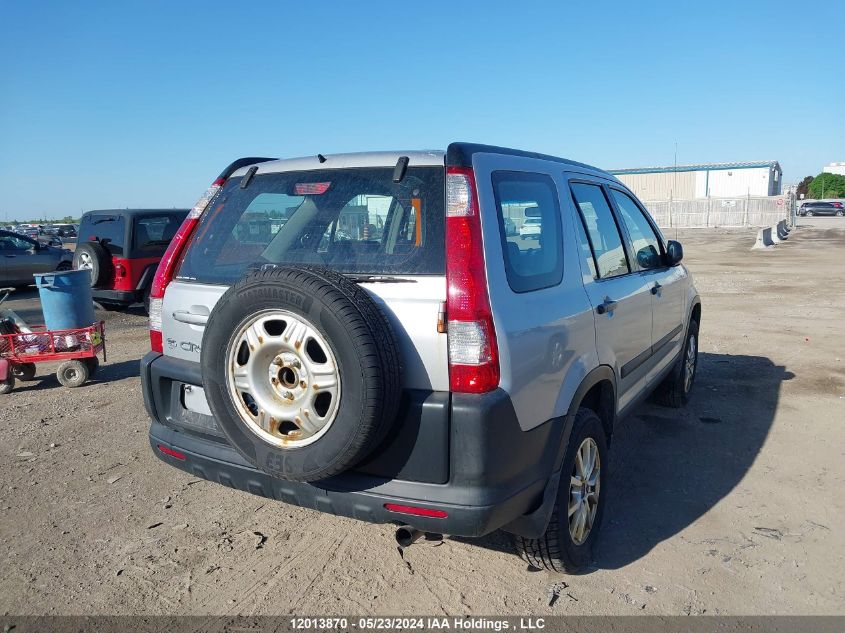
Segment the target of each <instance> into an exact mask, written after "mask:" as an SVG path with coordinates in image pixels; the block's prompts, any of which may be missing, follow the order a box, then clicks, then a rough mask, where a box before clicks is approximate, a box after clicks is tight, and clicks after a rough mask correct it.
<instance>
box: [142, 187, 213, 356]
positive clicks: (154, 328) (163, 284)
mask: <svg viewBox="0 0 845 633" xmlns="http://www.w3.org/2000/svg"><path fill="white" fill-rule="evenodd" d="M225 182H226V179H225V178H223V177H221V178H218V179H217V180H215V181H214V183H213V184H212V185H211V186H210V187H209V188H208V189H207V190H206V192H205V193H204V194H203V195H202V197H201V198H200V199H199V200H197V203H196V204H195V205H194V207H193V208H192V209H191V210H190V212H189V213H188V215H187V217H186V218H185V220H184V221H183V222H182V226H180V227H179V230H178V231H176V235H174V236H173V239H172V240H171V241H170V245H169V246H168V247H167V250H166V251H165V252H164V256H163V257H162V258H161V261H160V262H159V263H158V268H157V269H156V274H155V278H154V279H153V285H152V288H151V289H150V348H151V349H152V351H154V352H159V353H161V352H163V351H164V345H163V341H162V337H161V317H162V303H163V300H164V291H165V289H166V288H167V284H169V283H170V282H171V280H172V279H173V275H174V274H175V273H176V264H177V262H178V261H179V259H180V257H181V256H182V253H183V251H184V250H185V246H186V245H187V243H188V240H190V239H191V235H193V233H194V230H195V229H196V228H197V224H199V221H200V217H201V216H202V214H203V212H204V211H205V210H206V208H207V207H208V203H209V202H211V199H212V198H214V196H215V195H216V194H217V192H218V191H220V187H222V186H223V183H225Z"/></svg>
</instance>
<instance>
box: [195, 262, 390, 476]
mask: <svg viewBox="0 0 845 633" xmlns="http://www.w3.org/2000/svg"><path fill="white" fill-rule="evenodd" d="M202 370H203V384H204V388H205V392H206V395H207V397H208V402H209V406H210V407H211V411H212V413H213V414H214V417H215V419H216V420H217V421H218V423H219V424H220V426H221V428H222V429H223V431H224V433H225V434H226V436H227V437H228V438H229V440H230V441H231V442H232V444H233V445H234V446H235V448H237V449H238V450H239V451H240V452H241V453H242V454H243V456H244V457H245V458H246V459H247V460H249V461H250V462H251V463H253V464H254V465H255V466H257V467H258V468H261V469H262V470H264V471H266V472H268V473H270V474H272V475H274V476H276V477H280V478H282V479H289V480H293V481H315V480H319V479H325V478H327V477H330V476H332V475H334V474H337V473H339V472H342V471H344V470H347V469H348V468H351V467H352V466H354V465H355V464H357V463H358V462H360V461H361V460H362V459H363V458H364V457H366V456H367V455H368V454H369V453H370V452H371V451H372V449H373V448H375V446H376V445H377V444H378V442H379V441H380V439H381V438H382V437H383V436H384V433H385V432H386V430H387V429H388V428H389V425H390V424H391V423H392V422H393V420H394V418H395V416H396V410H397V408H398V403H399V395H400V388H399V359H398V349H397V345H396V341H395V339H394V336H393V330H392V328H391V325H390V322H389V321H388V320H387V318H386V317H385V315H384V314H383V313H382V312H381V310H380V309H379V308H378V306H377V305H376V304H375V303H374V302H373V300H372V299H371V298H370V296H369V295H368V294H367V293H366V291H364V290H363V289H362V288H360V287H359V286H358V285H356V284H354V283H352V282H351V281H349V280H348V279H346V278H345V277H343V276H342V275H340V274H338V273H336V272H333V271H331V270H327V269H322V268H316V267H285V268H278V269H272V270H267V271H261V272H256V273H252V274H250V275H249V276H247V277H246V278H244V279H243V280H242V281H240V282H238V283H237V284H235V285H234V286H232V287H231V288H230V289H229V290H228V291H227V292H226V293H225V294H224V295H223V297H221V299H220V300H219V301H218V302H217V305H216V306H215V308H214V310H213V311H212V314H211V316H210V317H209V320H208V323H207V324H206V328H205V334H204V336H203V343H202Z"/></svg>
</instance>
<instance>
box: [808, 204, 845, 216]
mask: <svg viewBox="0 0 845 633" xmlns="http://www.w3.org/2000/svg"><path fill="white" fill-rule="evenodd" d="M798 215H806V216H808V217H812V216H814V215H836V216H839V217H842V216H843V215H845V204H842V203H841V202H807V203H805V204H803V205H801V208H800V209H798Z"/></svg>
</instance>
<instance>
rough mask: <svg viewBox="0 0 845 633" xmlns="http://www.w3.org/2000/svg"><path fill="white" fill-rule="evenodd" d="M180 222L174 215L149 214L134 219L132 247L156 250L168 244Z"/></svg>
mask: <svg viewBox="0 0 845 633" xmlns="http://www.w3.org/2000/svg"><path fill="white" fill-rule="evenodd" d="M180 224H181V222H180V221H179V218H178V217H176V216H174V215H151V216H147V217H143V218H137V219H136V220H135V231H134V238H133V249H135V250H157V249H161V247H162V246H164V247H166V246H167V245H168V244H170V240H172V239H173V236H174V235H176V231H178V230H179V226H180Z"/></svg>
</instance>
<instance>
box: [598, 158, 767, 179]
mask: <svg viewBox="0 0 845 633" xmlns="http://www.w3.org/2000/svg"><path fill="white" fill-rule="evenodd" d="M760 167H768V168H770V169H772V168H774V169H778V170H779V169H780V164H779V163H778V162H777V161H776V160H758V161H749V162H745V163H701V164H699V165H677V166H671V165H670V166H669V167H633V168H631V169H608V170H607V171H609V172H610V173H611V174H613V175H614V176H619V175H623V174H662V173H670V174H671V173H675V172H681V171H723V170H726V169H759V168H760Z"/></svg>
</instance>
